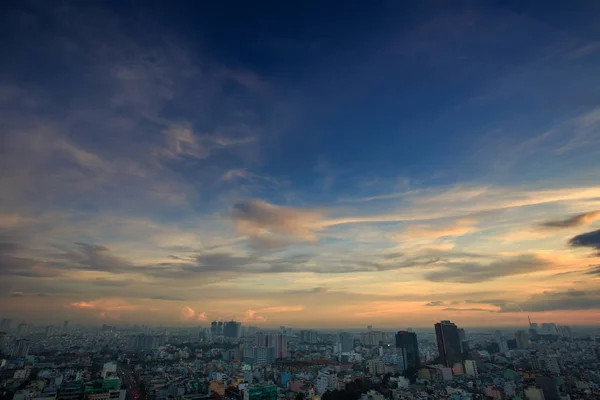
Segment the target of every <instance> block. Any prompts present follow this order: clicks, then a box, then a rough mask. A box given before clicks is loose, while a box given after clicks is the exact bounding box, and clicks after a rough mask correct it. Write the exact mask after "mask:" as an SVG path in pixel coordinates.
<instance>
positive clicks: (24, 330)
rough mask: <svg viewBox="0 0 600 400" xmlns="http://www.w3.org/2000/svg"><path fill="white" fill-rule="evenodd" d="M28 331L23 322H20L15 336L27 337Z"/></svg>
mask: <svg viewBox="0 0 600 400" xmlns="http://www.w3.org/2000/svg"><path fill="white" fill-rule="evenodd" d="M28 330H29V326H28V325H27V324H26V323H25V322H21V323H20V324H19V325H18V326H17V335H18V336H25V335H27V331H28Z"/></svg>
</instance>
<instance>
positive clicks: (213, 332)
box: [210, 321, 217, 337]
mask: <svg viewBox="0 0 600 400" xmlns="http://www.w3.org/2000/svg"><path fill="white" fill-rule="evenodd" d="M210 333H211V336H212V337H215V336H217V321H213V322H211V323H210Z"/></svg>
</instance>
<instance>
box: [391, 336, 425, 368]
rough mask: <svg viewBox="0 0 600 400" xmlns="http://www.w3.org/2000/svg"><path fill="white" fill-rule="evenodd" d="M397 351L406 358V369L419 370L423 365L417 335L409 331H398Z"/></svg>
mask: <svg viewBox="0 0 600 400" xmlns="http://www.w3.org/2000/svg"><path fill="white" fill-rule="evenodd" d="M396 349H397V350H398V351H399V352H400V353H401V354H402V357H403V358H404V369H406V370H415V371H416V370H417V369H418V368H419V366H420V365H421V359H420V357H419V343H418V342H417V334H416V333H414V332H408V331H398V333H396Z"/></svg>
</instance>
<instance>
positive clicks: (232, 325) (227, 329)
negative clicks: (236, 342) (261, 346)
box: [223, 321, 242, 339]
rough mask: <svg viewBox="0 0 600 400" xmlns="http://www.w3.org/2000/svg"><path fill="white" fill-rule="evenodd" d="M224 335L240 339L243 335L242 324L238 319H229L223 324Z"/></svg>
mask: <svg viewBox="0 0 600 400" xmlns="http://www.w3.org/2000/svg"><path fill="white" fill-rule="evenodd" d="M223 336H224V337H226V338H228V339H239V338H240V337H242V324H241V323H240V322H236V321H228V322H225V324H224V325H223Z"/></svg>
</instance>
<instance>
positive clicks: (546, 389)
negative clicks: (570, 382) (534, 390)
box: [535, 376, 560, 400]
mask: <svg viewBox="0 0 600 400" xmlns="http://www.w3.org/2000/svg"><path fill="white" fill-rule="evenodd" d="M535 384H536V386H538V387H539V388H540V389H542V392H543V393H544V397H543V399H544V400H559V399H560V395H559V392H558V388H557V386H556V382H555V381H554V379H553V378H552V377H550V376H536V377H535Z"/></svg>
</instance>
